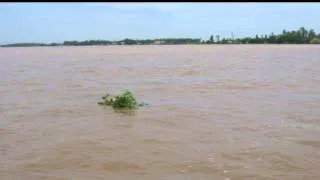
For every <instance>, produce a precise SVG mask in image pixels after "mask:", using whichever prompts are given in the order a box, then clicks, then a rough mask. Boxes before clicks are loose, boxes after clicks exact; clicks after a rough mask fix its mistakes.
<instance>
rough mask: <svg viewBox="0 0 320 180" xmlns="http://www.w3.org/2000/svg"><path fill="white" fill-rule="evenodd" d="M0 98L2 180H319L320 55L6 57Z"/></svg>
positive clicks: (295, 50)
mask: <svg viewBox="0 0 320 180" xmlns="http://www.w3.org/2000/svg"><path fill="white" fill-rule="evenodd" d="M125 89H130V90H131V91H132V92H133V93H134V94H135V95H136V98H137V99H138V100H139V101H143V102H146V103H148V104H149V106H146V107H142V108H140V109H138V110H136V111H133V112H116V111H114V110H113V109H112V108H109V107H107V108H106V107H101V106H99V105H97V102H98V101H99V100H100V99H101V97H102V96H103V95H105V94H106V93H110V94H119V93H121V92H123V90H125ZM0 98H1V101H0V119H1V120H0V179H3V180H6V179H10V180H11V179H12V180H20V179H28V180H29V179H30V180H37V179H39V180H40V179H50V180H51V179H52V180H55V179H59V180H60V179H68V180H69V179H77V180H80V179H93V180H95V179H112V180H117V179H121V180H123V179H139V180H144V179H146V180H147V179H154V180H156V179H159V180H160V179H161V180H167V179H175V180H180V179H181V180H182V179H183V180H185V179H208V180H209V179H210V180H211V179H221V180H238V179H239V180H242V179H243V180H247V179H257V180H261V179H288V180H289V179H290V180H296V179H297V180H298V179H299V180H300V179H301V180H302V179H320V171H319V170H320V46H317V45H177V46H166V45H163V46H152V45H151V46H105V47H99V46H96V47H95V46H92V47H30V48H0Z"/></svg>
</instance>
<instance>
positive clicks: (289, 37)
mask: <svg viewBox="0 0 320 180" xmlns="http://www.w3.org/2000/svg"><path fill="white" fill-rule="evenodd" d="M151 44H163V45H175V44H320V33H318V34H317V33H316V32H315V31H314V30H313V29H310V30H308V29H306V28H304V27H301V28H299V29H297V30H292V31H287V30H283V31H282V33H280V34H277V35H275V34H274V33H271V34H269V35H258V34H257V35H256V36H255V37H245V38H233V37H232V38H226V37H223V38H222V37H221V36H220V35H215V36H214V35H211V36H210V37H209V39H208V40H201V39H200V38H162V39H145V40H135V39H128V38H126V39H124V40H120V41H108V40H87V41H75V40H74V41H64V42H63V43H49V44H46V43H15V44H6V45H2V46H1V47H32V46H92V45H151Z"/></svg>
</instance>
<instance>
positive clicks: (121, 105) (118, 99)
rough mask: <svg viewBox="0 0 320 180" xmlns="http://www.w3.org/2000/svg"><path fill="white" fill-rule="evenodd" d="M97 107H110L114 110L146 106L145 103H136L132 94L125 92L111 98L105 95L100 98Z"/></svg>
mask: <svg viewBox="0 0 320 180" xmlns="http://www.w3.org/2000/svg"><path fill="white" fill-rule="evenodd" d="M102 100H103V101H101V102H98V104H99V105H107V106H112V107H113V108H115V109H137V108H138V107H140V106H144V105H146V104H145V103H138V101H137V100H136V98H135V97H134V95H133V94H132V92H130V91H129V90H125V91H124V92H123V93H122V94H121V95H118V96H112V95H110V94H107V95H105V96H103V97H102Z"/></svg>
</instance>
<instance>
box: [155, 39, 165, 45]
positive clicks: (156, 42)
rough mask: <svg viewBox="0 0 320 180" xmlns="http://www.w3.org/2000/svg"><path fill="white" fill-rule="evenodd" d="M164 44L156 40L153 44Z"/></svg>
mask: <svg viewBox="0 0 320 180" xmlns="http://www.w3.org/2000/svg"><path fill="white" fill-rule="evenodd" d="M164 43H165V42H164V41H160V40H157V41H154V42H153V44H164Z"/></svg>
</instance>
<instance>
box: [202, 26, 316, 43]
mask: <svg viewBox="0 0 320 180" xmlns="http://www.w3.org/2000/svg"><path fill="white" fill-rule="evenodd" d="M215 37H216V38H215ZM205 43H206V44H230V43H232V44H320V33H319V34H317V33H316V32H315V31H314V30H313V29H310V30H307V29H306V28H304V27H301V28H299V29H297V30H293V31H287V30H283V31H282V33H281V34H277V35H275V34H274V33H271V34H269V35H256V36H255V37H245V38H236V39H234V38H222V39H220V36H219V35H216V36H213V35H211V36H210V38H209V40H207V41H206V42H205Z"/></svg>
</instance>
